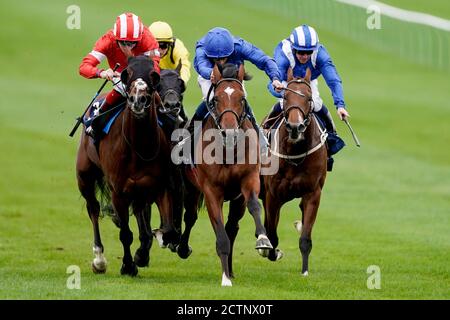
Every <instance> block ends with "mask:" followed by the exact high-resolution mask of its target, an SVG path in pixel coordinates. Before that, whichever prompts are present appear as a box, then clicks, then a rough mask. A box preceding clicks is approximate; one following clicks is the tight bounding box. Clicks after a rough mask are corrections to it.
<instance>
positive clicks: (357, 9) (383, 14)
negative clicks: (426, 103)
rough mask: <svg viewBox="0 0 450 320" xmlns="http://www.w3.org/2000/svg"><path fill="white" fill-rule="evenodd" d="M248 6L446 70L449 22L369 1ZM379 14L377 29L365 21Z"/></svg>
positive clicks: (254, 1) (257, 1)
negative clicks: (370, 26)
mask: <svg viewBox="0 0 450 320" xmlns="http://www.w3.org/2000/svg"><path fill="white" fill-rule="evenodd" d="M246 2H247V4H248V5H250V6H252V7H254V8H255V9H256V8H258V9H259V10H267V11H270V12H273V13H275V14H279V15H281V16H286V17H289V18H295V19H297V20H298V21H299V24H300V23H306V24H310V25H312V26H316V27H318V28H323V29H326V30H330V31H333V32H334V33H337V34H340V35H342V36H345V37H348V38H350V39H352V40H354V41H356V42H359V43H361V44H363V45H364V46H370V47H372V48H375V49H378V50H381V51H385V52H389V53H392V54H395V55H398V56H399V57H402V58H405V59H408V60H410V61H414V62H416V63H419V64H423V65H427V66H431V67H433V68H436V69H438V70H442V71H450V52H449V46H450V21H449V20H446V19H442V18H438V17H435V16H432V15H428V14H423V13H419V12H414V11H407V10H403V9H399V8H396V7H392V6H389V5H386V4H384V3H381V2H378V1H371V0H361V1H359V0H358V1H356V0H302V1H298V0H282V1H279V0H247V1H246ZM374 14H380V19H379V22H380V25H379V28H372V29H370V28H369V27H368V19H372V18H371V17H373V15H374Z"/></svg>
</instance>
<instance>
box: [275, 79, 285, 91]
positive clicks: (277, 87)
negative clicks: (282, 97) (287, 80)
mask: <svg viewBox="0 0 450 320" xmlns="http://www.w3.org/2000/svg"><path fill="white" fill-rule="evenodd" d="M272 87H273V88H274V89H275V91H276V92H280V91H281V90H283V89H284V87H283V84H282V83H281V82H280V80H278V79H275V80H273V81H272Z"/></svg>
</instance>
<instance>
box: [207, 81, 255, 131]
mask: <svg viewBox="0 0 450 320" xmlns="http://www.w3.org/2000/svg"><path fill="white" fill-rule="evenodd" d="M226 81H227V82H229V81H235V82H237V83H239V85H240V86H241V88H243V85H242V82H241V81H239V80H238V79H234V78H223V79H220V80H219V81H218V82H217V83H216V84H215V85H211V87H210V88H209V91H208V95H207V97H206V107H207V108H208V111H209V114H210V115H211V117H212V118H213V120H214V123H215V125H216V127H217V128H218V129H219V130H221V131H223V129H222V127H221V126H220V121H221V120H222V117H223V116H224V115H225V114H226V113H228V112H229V113H232V114H233V115H234V116H235V117H236V120H237V122H238V129H240V128H241V127H242V124H243V123H244V120H245V118H246V116H247V113H246V112H245V107H243V108H242V109H243V110H242V112H241V114H240V115H239V114H238V113H237V112H236V111H234V110H233V109H230V108H228V109H225V110H224V111H222V112H221V113H220V114H217V112H216V102H217V101H216V100H215V99H216V96H214V97H213V102H212V103H211V102H209V96H210V95H211V92H212V90H213V89H214V90H215V89H217V87H218V86H219V85H220V84H221V83H223V82H226ZM244 99H245V98H244Z"/></svg>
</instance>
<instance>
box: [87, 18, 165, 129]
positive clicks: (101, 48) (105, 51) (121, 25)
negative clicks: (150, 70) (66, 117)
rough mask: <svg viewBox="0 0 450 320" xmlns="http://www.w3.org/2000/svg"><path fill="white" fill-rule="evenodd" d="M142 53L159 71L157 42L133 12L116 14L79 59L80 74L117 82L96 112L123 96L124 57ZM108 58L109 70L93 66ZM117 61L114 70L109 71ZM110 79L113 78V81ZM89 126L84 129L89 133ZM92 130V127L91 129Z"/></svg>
mask: <svg viewBox="0 0 450 320" xmlns="http://www.w3.org/2000/svg"><path fill="white" fill-rule="evenodd" d="M139 55H146V56H149V57H151V58H152V59H153V63H154V66H155V70H156V71H157V72H158V73H159V72H160V69H159V51H158V42H157V41H156V39H155V38H154V37H153V35H152V34H151V33H150V32H149V30H148V28H145V27H144V25H143V24H142V22H141V19H140V18H139V17H138V16H136V15H135V14H133V13H129V12H128V13H123V14H121V15H120V16H118V17H117V19H116V23H115V24H114V27H113V29H112V30H109V31H108V32H107V33H106V34H104V35H103V36H102V37H101V38H100V39H98V40H97V42H96V43H95V46H94V48H93V49H92V51H91V52H90V53H89V54H88V55H86V56H85V57H84V58H83V61H82V62H81V64H80V70H79V71H80V75H82V76H83V77H85V78H88V79H95V78H102V79H108V80H110V81H113V82H114V83H117V82H119V83H117V84H116V85H115V86H114V89H113V90H111V91H110V92H109V93H108V94H107V95H106V99H105V101H104V103H103V105H102V106H101V107H100V108H99V109H100V110H99V112H105V111H108V110H109V109H110V108H111V107H112V106H114V105H117V104H118V103H119V102H120V101H121V100H122V99H124V98H123V97H125V96H126V95H125V84H122V83H121V82H120V72H122V70H123V69H125V68H126V67H127V65H128V58H130V57H133V56H139ZM105 58H107V59H108V64H109V69H107V70H104V69H99V68H98V67H97V66H98V65H99V64H100V63H101V62H102V61H103V60H104V59H105ZM116 63H119V64H120V67H119V68H118V69H117V71H113V70H112V68H114V66H115V64H116ZM113 78H114V80H113ZM89 129H90V128H88V129H87V132H89V131H90V130H89ZM91 130H92V129H91Z"/></svg>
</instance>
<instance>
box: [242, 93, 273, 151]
mask: <svg viewBox="0 0 450 320" xmlns="http://www.w3.org/2000/svg"><path fill="white" fill-rule="evenodd" d="M245 106H246V110H245V111H246V113H247V115H248V118H249V120H250V122H251V123H252V125H253V128H255V130H256V132H257V133H258V136H259V146H260V153H261V155H265V156H267V154H268V148H269V141H267V138H266V136H265V135H264V131H263V129H262V127H260V126H258V124H257V123H256V119H255V116H254V114H253V111H252V108H251V107H250V105H249V104H248V102H246V104H245Z"/></svg>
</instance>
